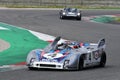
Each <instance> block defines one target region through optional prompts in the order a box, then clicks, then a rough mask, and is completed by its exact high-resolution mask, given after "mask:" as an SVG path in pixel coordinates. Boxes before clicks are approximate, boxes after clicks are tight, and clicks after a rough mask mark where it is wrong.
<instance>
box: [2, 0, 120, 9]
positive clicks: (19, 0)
mask: <svg viewBox="0 0 120 80" xmlns="http://www.w3.org/2000/svg"><path fill="white" fill-rule="evenodd" d="M0 5H1V6H112V7H116V6H117V7H120V0H0Z"/></svg>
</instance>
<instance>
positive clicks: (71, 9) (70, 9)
mask: <svg viewBox="0 0 120 80" xmlns="http://www.w3.org/2000/svg"><path fill="white" fill-rule="evenodd" d="M67 11H68V12H77V9H75V8H68V9H67Z"/></svg>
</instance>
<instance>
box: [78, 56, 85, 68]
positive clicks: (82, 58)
mask: <svg viewBox="0 0 120 80" xmlns="http://www.w3.org/2000/svg"><path fill="white" fill-rule="evenodd" d="M83 65H84V56H83V55H82V56H80V59H79V65H78V70H82V69H83Z"/></svg>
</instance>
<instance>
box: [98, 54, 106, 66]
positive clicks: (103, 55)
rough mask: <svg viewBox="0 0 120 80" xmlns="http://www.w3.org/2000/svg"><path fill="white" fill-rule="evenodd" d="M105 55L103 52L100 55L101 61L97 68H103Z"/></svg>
mask: <svg viewBox="0 0 120 80" xmlns="http://www.w3.org/2000/svg"><path fill="white" fill-rule="evenodd" d="M106 59H107V58H106V53H105V52H103V53H102V55H101V60H100V64H99V67H105V64H106Z"/></svg>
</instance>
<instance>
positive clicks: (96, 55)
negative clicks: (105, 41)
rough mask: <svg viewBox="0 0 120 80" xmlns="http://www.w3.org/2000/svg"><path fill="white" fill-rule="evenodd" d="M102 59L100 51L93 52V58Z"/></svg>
mask: <svg viewBox="0 0 120 80" xmlns="http://www.w3.org/2000/svg"><path fill="white" fill-rule="evenodd" d="M99 57H100V53H99V51H95V52H93V58H94V59H96V60H97V59H98V58H99Z"/></svg>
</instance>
